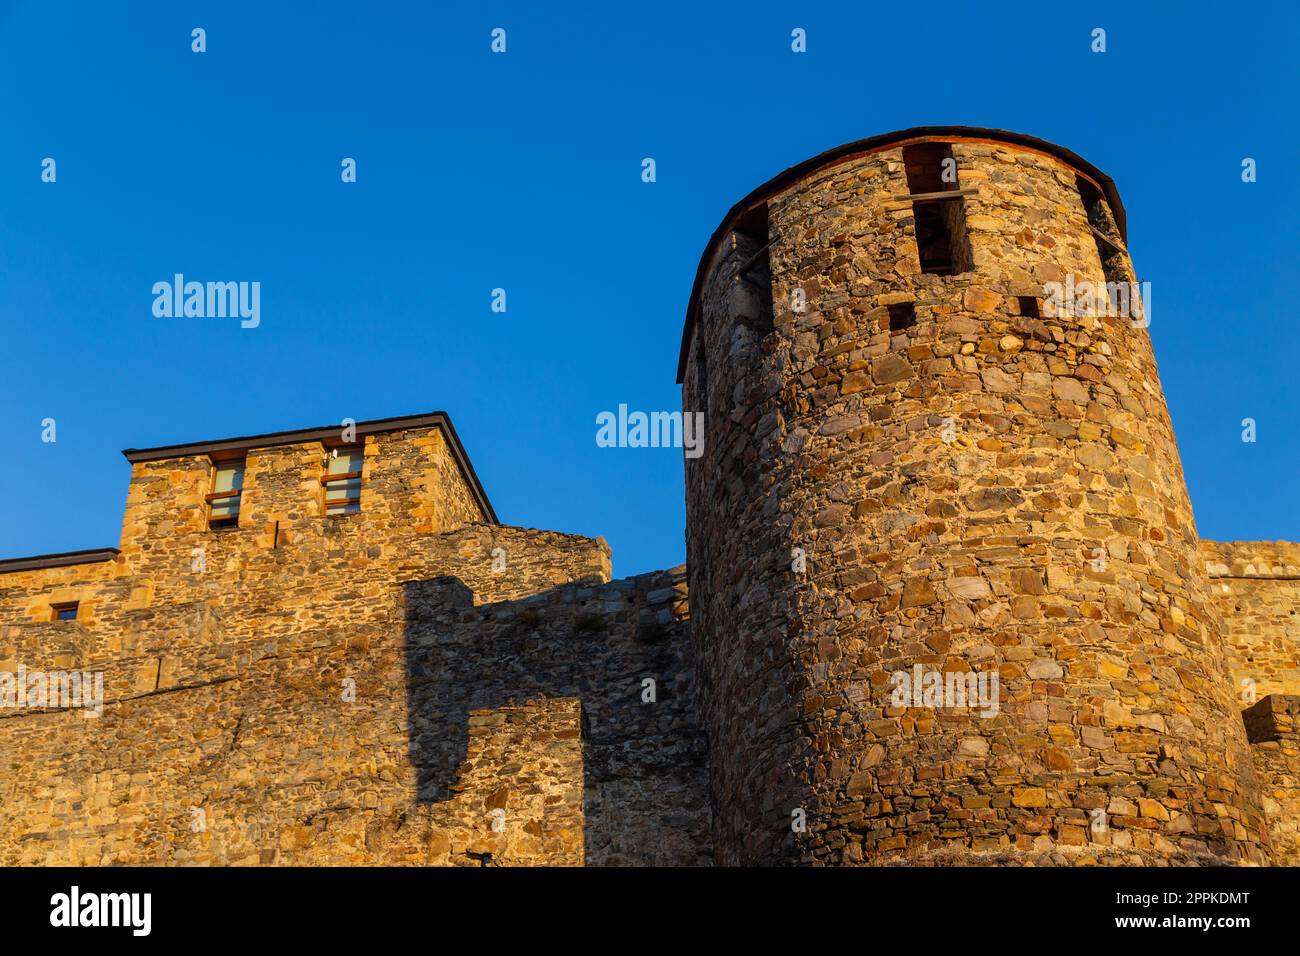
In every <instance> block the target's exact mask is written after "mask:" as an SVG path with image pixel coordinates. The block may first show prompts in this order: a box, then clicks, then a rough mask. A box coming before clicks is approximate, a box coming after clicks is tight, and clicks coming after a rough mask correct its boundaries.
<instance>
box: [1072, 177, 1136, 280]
mask: <svg viewBox="0 0 1300 956" xmlns="http://www.w3.org/2000/svg"><path fill="white" fill-rule="evenodd" d="M1075 182H1076V183H1077V185H1078V187H1079V198H1080V199H1081V200H1083V209H1084V212H1086V213H1087V214H1088V229H1089V230H1090V231H1091V232H1092V241H1093V242H1094V243H1095V244H1096V246H1097V258H1098V259H1100V260H1101V270H1102V274H1103V275H1104V276H1105V277H1106V281H1107V282H1108V283H1111V282H1126V281H1127V279H1128V276H1127V273H1126V270H1125V268H1124V258H1125V256H1124V251H1123V248H1124V247H1123V246H1121V245H1120V243H1119V227H1118V226H1117V225H1115V219H1114V217H1112V216H1111V214H1110V206H1108V205H1107V204H1106V197H1104V196H1103V195H1102V194H1101V190H1100V189H1098V188H1097V187H1096V186H1094V185H1093V184H1092V183H1090V182H1089V181H1088V180H1086V179H1084V178H1083V177H1082V176H1078V177H1076V179H1075Z"/></svg>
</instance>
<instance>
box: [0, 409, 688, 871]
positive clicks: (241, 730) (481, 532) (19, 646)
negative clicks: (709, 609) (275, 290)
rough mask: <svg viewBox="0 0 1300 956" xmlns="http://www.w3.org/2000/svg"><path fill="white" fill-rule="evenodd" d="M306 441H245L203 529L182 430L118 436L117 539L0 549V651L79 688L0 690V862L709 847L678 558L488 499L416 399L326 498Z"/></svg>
mask: <svg viewBox="0 0 1300 956" xmlns="http://www.w3.org/2000/svg"><path fill="white" fill-rule="evenodd" d="M325 454H326V452H325V449H324V448H323V447H322V446H321V445H320V443H319V442H309V443H300V444H290V445H279V446H275V447H270V448H257V449H254V450H252V451H251V452H250V453H249V456H248V466H247V478H246V481H245V485H244V493H243V500H242V507H241V515H240V525H239V527H238V529H233V530H223V531H209V530H206V516H205V514H204V506H203V498H204V495H205V494H206V493H207V490H208V482H209V481H210V480H211V472H212V462H211V461H209V460H208V458H207V457H206V456H190V457H181V458H168V459H164V460H160V461H149V462H138V463H136V465H135V466H134V471H133V474H132V480H131V486H130V491H129V493H128V496H127V509H126V520H125V522H124V527H123V535H122V548H121V554H120V555H118V557H117V558H116V559H114V560H112V561H108V562H103V563H95V564H85V565H75V566H71V567H59V568H47V569H41V570H34V571H19V572H12V573H8V574H0V615H2V616H0V621H3V622H4V626H3V631H2V632H0V670H8V671H11V672H13V671H17V669H18V667H19V665H22V666H24V667H25V668H26V670H27V671H28V672H31V671H44V672H54V671H70V670H74V669H75V670H78V671H101V672H103V674H104V696H105V706H104V712H103V715H102V716H101V717H98V718H93V717H86V716H84V715H83V713H82V712H81V711H80V710H78V709H49V710H33V709H30V708H16V709H0V759H2V760H3V764H4V767H5V769H6V772H5V774H4V775H3V776H0V864H4V865H13V864H100V865H107V864H181V865H209V864H210V865H229V864H240V865H243V864H249V865H252V864H291V865H299V864H387V865H391V864H419V865H448V864H450V865H459V866H480V865H488V864H493V865H498V864H499V865H523V864H545V865H576V864H582V863H588V864H631V863H636V864H667V863H672V864H697V863H707V862H709V861H710V857H711V844H710V840H709V830H708V828H709V809H708V793H707V777H706V770H705V749H704V738H703V734H702V733H701V731H700V729H699V727H698V725H697V723H696V719H695V706H694V697H693V674H694V666H693V662H692V658H691V649H690V643H689V637H688V633H687V630H688V623H687V621H686V587H685V568H677V569H675V570H672V571H664V572H658V573H655V574H649V575H642V576H639V577H636V578H631V579H628V580H623V581H610V580H609V575H610V560H609V550H608V547H607V546H606V545H605V543H604V541H602V540H592V539H589V538H582V537H578V536H575V535H565V534H555V533H551V532H545V531H535V530H532V529H527V528H512V527H502V526H500V525H497V524H495V523H492V522H489V521H488V520H487V518H486V516H485V515H483V514H482V512H481V511H480V510H479V508H478V506H477V504H475V503H474V499H473V497H472V495H471V494H470V493H469V488H468V485H467V483H466V480H465V478H464V476H463V475H462V474H461V473H460V471H459V470H458V468H457V466H456V465H455V462H454V461H453V460H452V459H451V457H450V456H449V455H448V453H447V448H446V442H445V441H444V437H443V435H442V434H441V433H440V431H439V429H437V428H426V429H418V430H399V431H393V432H386V433H382V434H378V435H370V436H367V438H366V445H365V474H364V481H363V489H362V498H361V511H360V512H359V513H357V514H351V515H340V516H330V517H326V516H323V515H321V514H320V505H319V495H320V491H319V488H320V475H321V474H322V470H323V466H324V458H325ZM277 522H278V526H277ZM196 547H197V548H202V549H203V552H204V556H205V564H206V569H205V570H202V571H195V570H194V560H193V549H194V548H196ZM498 549H499V550H498ZM494 558H501V559H503V560H504V567H503V568H498V569H495V570H494ZM64 601H78V602H79V604H80V606H79V609H78V610H79V613H78V619H77V620H76V621H67V622H64V621H58V622H56V621H52V620H51V617H52V610H51V605H52V604H54V603H60V602H64ZM646 680H653V681H654V682H655V695H654V700H653V702H650V703H647V702H645V695H646V690H645V685H644V682H645V681H646ZM349 684H350V686H351V688H352V693H351V699H347V697H346V696H345V693H346V692H347V689H348V686H349ZM196 811H201V815H200V814H199V813H196Z"/></svg>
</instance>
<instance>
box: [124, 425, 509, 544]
mask: <svg viewBox="0 0 1300 956" xmlns="http://www.w3.org/2000/svg"><path fill="white" fill-rule="evenodd" d="M427 425H436V426H437V427H439V428H441V429H442V430H443V433H444V434H445V435H446V436H447V444H448V446H449V447H450V448H451V453H452V457H453V458H455V459H456V464H457V465H458V466H459V467H460V470H461V473H462V474H464V476H465V480H466V481H467V482H468V483H469V486H470V491H471V492H472V493H473V495H474V500H475V501H476V502H477V504H478V506H479V508H480V509H481V510H482V512H483V514H484V516H485V517H487V519H488V520H489V521H491V522H492V523H493V524H500V523H501V522H500V520H499V519H498V518H497V513H496V511H495V510H494V509H493V508H492V502H490V501H489V500H488V496H487V492H486V491H484V490H483V485H482V483H481V482H480V481H479V480H478V475H477V474H476V473H475V472H474V466H473V465H472V464H470V460H469V456H468V455H467V454H465V447H464V446H463V445H462V444H461V442H460V436H459V435H457V434H456V428H455V426H454V425H452V423H451V418H450V416H448V415H447V413H446V412H428V413H427V414H422V415H400V416H397V417H394V418H374V419H371V420H369V421H364V422H357V423H356V425H355V428H356V434H357V435H358V436H359V437H360V436H364V435H377V434H380V433H382V432H393V431H401V430H402V429H406V428H421V427H424V426H427ZM341 428H342V425H341V424H338V425H323V426H320V427H317V428H295V429H293V430H291V431H283V432H268V433H266V434H264V435H245V436H243V437H240V438H219V439H215V440H213V441H201V442H185V443H184V444H180V445H159V446H157V447H155V448H127V449H124V450H123V451H122V454H123V455H124V456H126V460H127V461H129V462H132V463H134V462H137V461H161V460H163V459H166V458H183V457H187V456H191V455H212V454H220V453H221V452H234V451H249V450H251V449H254V448H270V447H273V446H275V445H297V444H301V443H303V442H311V441H323V440H325V439H338V437H339V434H340V430H341Z"/></svg>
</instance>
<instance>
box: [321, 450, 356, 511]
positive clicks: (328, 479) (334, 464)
mask: <svg viewBox="0 0 1300 956" xmlns="http://www.w3.org/2000/svg"><path fill="white" fill-rule="evenodd" d="M364 459H365V454H364V449H363V446H361V445H342V446H339V447H336V448H331V449H330V450H329V458H327V459H325V461H326V465H325V474H324V475H323V476H321V484H322V485H323V486H324V487H325V497H324V500H323V502H322V506H323V507H324V509H325V514H327V515H350V514H356V513H357V512H358V511H360V510H361V473H362V469H363V467H364V464H365V462H364Z"/></svg>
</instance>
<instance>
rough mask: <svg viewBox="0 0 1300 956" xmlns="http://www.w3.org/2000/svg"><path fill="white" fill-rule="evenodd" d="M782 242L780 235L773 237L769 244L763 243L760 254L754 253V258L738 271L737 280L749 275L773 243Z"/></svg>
mask: <svg viewBox="0 0 1300 956" xmlns="http://www.w3.org/2000/svg"><path fill="white" fill-rule="evenodd" d="M780 241H781V237H780V236H779V235H778V236H773V237H772V238H771V239H769V240H767V242H765V243H763V245H762V247H761V248H760V249H759V250H758V252H756V253H754V254H753V255H752V256H750V257H749V258H748V259H746V260H745V262H744V264H743V265H742V266H741V267H740V268H739V269H737V270H736V278H737V279H740V277H741V276H743V275H744V274H745V273H747V272H748V271H749V270H750V269H752V268H754V263H756V262H758V260H759V257H760V256H762V255H763V253H765V252H767V250H768V249H769V248H770V247H771V245H772V243H774V242H780Z"/></svg>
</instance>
